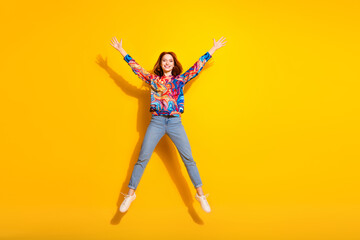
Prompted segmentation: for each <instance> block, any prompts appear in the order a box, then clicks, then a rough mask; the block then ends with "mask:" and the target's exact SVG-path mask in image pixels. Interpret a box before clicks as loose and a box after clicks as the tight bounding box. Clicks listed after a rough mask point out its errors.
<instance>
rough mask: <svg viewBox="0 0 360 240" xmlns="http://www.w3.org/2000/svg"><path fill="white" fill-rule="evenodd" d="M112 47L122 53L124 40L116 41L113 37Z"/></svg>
mask: <svg viewBox="0 0 360 240" xmlns="http://www.w3.org/2000/svg"><path fill="white" fill-rule="evenodd" d="M110 45H111V46H113V47H114V48H115V49H116V50H118V51H121V49H122V39H120V42H118V40H117V39H116V37H113V38H112V40H111V43H110Z"/></svg>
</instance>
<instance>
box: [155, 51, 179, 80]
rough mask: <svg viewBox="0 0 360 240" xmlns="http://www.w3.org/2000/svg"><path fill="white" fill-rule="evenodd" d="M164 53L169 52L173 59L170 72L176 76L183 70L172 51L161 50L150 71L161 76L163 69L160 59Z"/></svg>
mask: <svg viewBox="0 0 360 240" xmlns="http://www.w3.org/2000/svg"><path fill="white" fill-rule="evenodd" d="M165 54H170V55H171V56H172V57H173V59H174V68H173V69H172V71H171V74H172V75H173V76H177V75H180V74H181V72H182V71H183V68H182V66H181V63H180V62H179V60H178V59H177V57H176V54H175V53H174V52H162V53H161V54H160V56H159V58H158V60H157V62H156V64H155V66H154V69H153V70H152V72H153V73H154V74H156V75H158V76H160V77H162V76H163V75H164V71H163V70H162V68H161V59H162V57H163V56H164V55H165Z"/></svg>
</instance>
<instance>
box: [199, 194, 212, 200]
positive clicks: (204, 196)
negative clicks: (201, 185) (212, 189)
mask: <svg viewBox="0 0 360 240" xmlns="http://www.w3.org/2000/svg"><path fill="white" fill-rule="evenodd" d="M209 195H210V193H207V194H205V195H202V196H199V194H198V196H199V197H200V198H202V199H206V198H207V197H208V196H209Z"/></svg>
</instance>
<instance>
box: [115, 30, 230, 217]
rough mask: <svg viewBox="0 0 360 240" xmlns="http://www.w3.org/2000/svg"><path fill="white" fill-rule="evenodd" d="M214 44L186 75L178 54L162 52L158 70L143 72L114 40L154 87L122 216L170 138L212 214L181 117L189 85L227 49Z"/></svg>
mask: <svg viewBox="0 0 360 240" xmlns="http://www.w3.org/2000/svg"><path fill="white" fill-rule="evenodd" d="M213 40H214V46H213V47H212V48H211V49H210V50H209V51H208V52H206V53H205V54H204V55H203V56H201V57H200V59H199V60H198V61H197V62H196V63H195V64H194V65H193V66H192V67H191V68H190V69H189V70H187V71H186V72H185V73H183V74H181V72H182V66H181V64H180V62H179V61H178V59H177V58H176V55H175V53H173V52H162V53H161V54H160V56H159V58H158V60H157V62H156V64H155V66H154V69H153V71H152V73H150V72H148V71H146V70H145V69H144V68H142V67H141V66H140V65H139V64H138V63H137V62H136V61H135V60H134V59H133V58H132V57H131V56H130V55H129V54H127V53H126V52H125V50H124V48H123V47H122V39H121V40H120V42H118V40H117V39H116V37H113V39H112V41H111V43H110V44H111V45H112V46H113V47H114V48H115V49H116V50H118V51H119V52H120V53H121V54H122V55H123V57H124V60H125V61H126V62H127V63H128V65H129V66H130V67H131V69H132V71H133V72H134V73H135V74H136V75H137V76H138V77H139V78H140V79H141V80H143V81H144V82H145V83H147V84H149V85H150V87H151V105H150V112H151V114H152V117H151V121H150V124H149V126H148V128H147V130H146V133H145V137H144V140H143V143H142V146H141V150H140V154H139V158H138V161H137V162H136V164H135V165H134V169H133V172H132V175H131V179H130V182H129V185H128V187H129V191H128V194H124V193H122V194H123V195H124V196H125V197H124V198H125V199H124V200H123V202H122V204H121V206H120V212H126V211H127V210H128V208H129V207H130V204H131V202H132V201H133V200H135V198H136V194H135V190H136V188H137V186H138V184H139V181H140V179H141V177H142V175H143V172H144V170H145V167H146V165H147V163H148V162H149V160H150V157H151V155H152V153H153V151H154V149H155V147H156V145H157V144H158V142H159V141H160V139H161V138H162V137H163V136H164V134H167V135H168V136H169V137H170V139H171V140H172V141H173V143H174V144H175V146H176V148H177V149H178V151H179V154H180V156H181V158H182V160H183V162H184V164H185V166H186V169H187V172H188V174H189V176H190V179H191V181H192V183H193V185H194V187H195V189H196V195H195V199H196V200H197V201H199V202H200V204H201V207H202V209H203V210H204V211H205V212H210V211H211V209H210V206H209V203H208V201H207V200H206V197H207V196H208V195H209V194H206V195H204V192H203V190H202V185H203V184H202V181H201V178H200V175H199V171H198V169H197V166H196V163H195V161H194V159H193V157H192V153H191V148H190V143H189V140H188V138H187V135H186V132H185V129H184V126H183V125H182V122H181V114H182V113H184V93H183V89H184V86H185V84H186V83H188V82H189V81H190V80H191V79H192V78H194V77H196V76H197V75H198V74H199V72H200V71H201V70H202V68H203V67H204V65H205V63H206V62H207V61H208V60H209V59H210V58H211V57H212V55H213V54H214V52H215V51H216V50H217V49H219V48H220V47H222V46H224V45H225V43H226V42H223V41H224V40H225V38H224V39H223V38H222V37H221V38H220V40H219V41H217V42H216V41H215V39H213Z"/></svg>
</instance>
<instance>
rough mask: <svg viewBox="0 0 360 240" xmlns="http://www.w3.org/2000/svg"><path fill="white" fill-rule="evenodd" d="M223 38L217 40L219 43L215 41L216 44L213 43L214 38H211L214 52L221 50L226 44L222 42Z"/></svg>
mask: <svg viewBox="0 0 360 240" xmlns="http://www.w3.org/2000/svg"><path fill="white" fill-rule="evenodd" d="M223 38H224V37H221V38H220V39H219V41H217V42H216V41H215V38H213V40H214V49H215V50H216V49H219V48H221V47H222V46H225V43H226V42H223V41H224V40H225V38H224V39H223Z"/></svg>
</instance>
